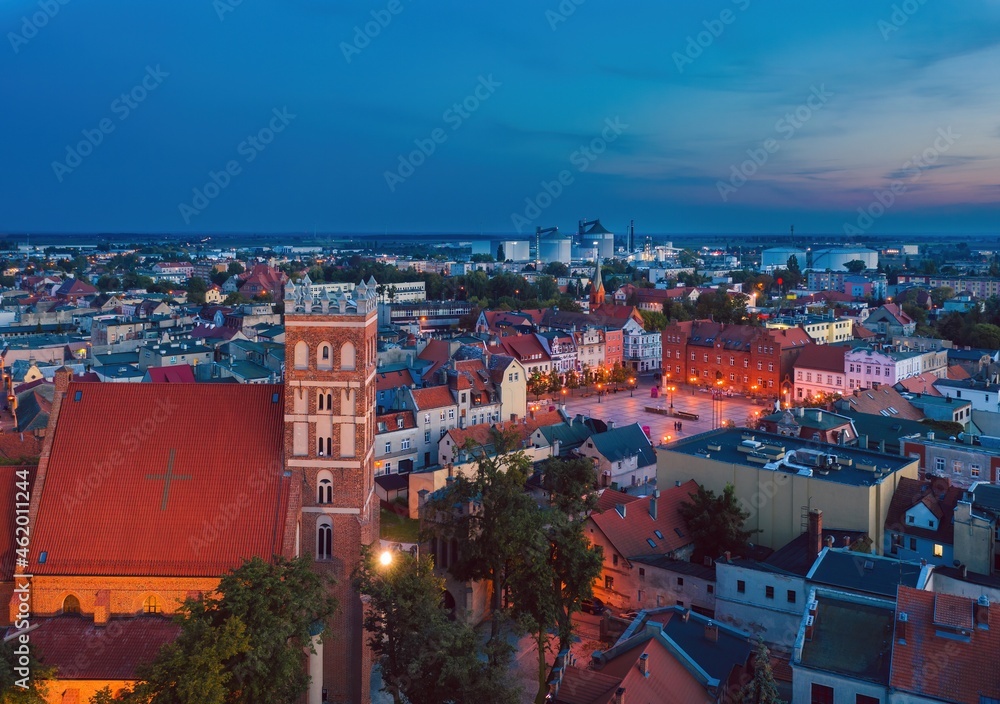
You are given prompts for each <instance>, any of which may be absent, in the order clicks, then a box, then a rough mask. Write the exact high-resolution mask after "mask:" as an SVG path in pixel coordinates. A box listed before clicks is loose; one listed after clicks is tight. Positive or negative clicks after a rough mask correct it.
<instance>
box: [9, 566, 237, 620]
mask: <svg viewBox="0 0 1000 704" xmlns="http://www.w3.org/2000/svg"><path fill="white" fill-rule="evenodd" d="M31 581H32V585H31V602H32V604H31V610H32V613H33V614H35V615H37V616H55V615H57V614H59V613H60V612H61V611H62V608H63V601H64V600H65V599H66V597H67V596H68V595H70V594H72V595H73V596H75V597H76V598H77V599H79V600H80V612H81V613H82V614H83V615H84V616H86V617H88V618H93V617H94V614H95V613H97V612H102V614H104V616H103V618H107V616H133V615H136V614H139V613H141V612H142V608H143V601H144V600H145V599H146V597H147V596H150V595H152V596H155V597H156V598H157V601H158V602H159V604H160V608H161V610H162V613H163V614H164V615H171V614H174V613H176V611H177V608H178V607H179V606H180V605H181V603H182V602H183V601H184V599H186V598H187V597H188V596H194V595H195V594H207V593H210V592H213V591H215V589H216V588H217V587H218V586H219V579H218V578H217V577H71V576H51V577H49V576H41V575H36V576H35V577H33V578H32V580H31ZM9 602H10V598H9V597H8V603H9ZM97 620H102V619H101V618H98V619H97Z"/></svg>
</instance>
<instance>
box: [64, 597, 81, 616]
mask: <svg viewBox="0 0 1000 704" xmlns="http://www.w3.org/2000/svg"><path fill="white" fill-rule="evenodd" d="M62 611H63V613H64V614H78V613H80V600H79V599H77V598H76V597H75V596H73V595H72V594H70V595H69V596H67V597H66V598H65V599H63V607H62Z"/></svg>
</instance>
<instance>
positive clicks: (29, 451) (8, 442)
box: [0, 401, 48, 463]
mask: <svg viewBox="0 0 1000 704" xmlns="http://www.w3.org/2000/svg"><path fill="white" fill-rule="evenodd" d="M46 403H48V401H46ZM41 454H42V441H41V440H39V439H38V438H36V437H35V436H34V435H32V434H31V433H0V456H3V457H5V458H6V459H8V460H14V461H15V462H24V461H29V460H30V461H31V463H34V462H37V461H38V456H39V455H41Z"/></svg>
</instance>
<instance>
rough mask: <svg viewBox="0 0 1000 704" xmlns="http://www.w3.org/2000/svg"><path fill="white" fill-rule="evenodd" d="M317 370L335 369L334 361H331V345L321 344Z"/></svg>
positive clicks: (318, 351) (318, 352)
mask: <svg viewBox="0 0 1000 704" xmlns="http://www.w3.org/2000/svg"><path fill="white" fill-rule="evenodd" d="M316 368H317V369H326V370H330V369H333V359H331V354H330V343H328V342H323V343H321V344H320V346H319V349H318V350H317V351H316Z"/></svg>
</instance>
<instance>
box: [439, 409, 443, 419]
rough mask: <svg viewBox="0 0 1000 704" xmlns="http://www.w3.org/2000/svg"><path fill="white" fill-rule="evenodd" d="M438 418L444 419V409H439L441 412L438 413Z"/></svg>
mask: <svg viewBox="0 0 1000 704" xmlns="http://www.w3.org/2000/svg"><path fill="white" fill-rule="evenodd" d="M438 420H444V411H441V412H440V413H439V414H438Z"/></svg>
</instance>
